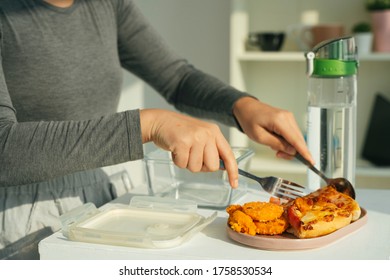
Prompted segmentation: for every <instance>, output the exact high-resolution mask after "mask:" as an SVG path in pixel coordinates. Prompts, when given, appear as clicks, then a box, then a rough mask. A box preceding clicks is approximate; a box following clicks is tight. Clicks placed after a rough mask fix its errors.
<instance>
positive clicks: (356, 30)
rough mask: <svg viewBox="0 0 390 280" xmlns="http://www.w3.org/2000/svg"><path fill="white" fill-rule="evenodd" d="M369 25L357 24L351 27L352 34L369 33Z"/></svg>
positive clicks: (365, 23) (366, 23)
mask: <svg viewBox="0 0 390 280" xmlns="http://www.w3.org/2000/svg"><path fill="white" fill-rule="evenodd" d="M370 31H371V25H370V24H369V23H368V22H358V23H356V24H355V25H354V26H353V27H352V32H353V33H363V32H370Z"/></svg>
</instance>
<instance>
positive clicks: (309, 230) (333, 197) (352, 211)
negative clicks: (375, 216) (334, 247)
mask: <svg viewBox="0 0 390 280" xmlns="http://www.w3.org/2000/svg"><path fill="white" fill-rule="evenodd" d="M286 214H287V219H288V221H289V223H290V227H289V228H288V230H287V231H288V232H290V233H292V234H294V235H295V236H297V237H299V238H311V237H318V236H322V235H326V234H329V233H331V232H334V231H336V230H338V229H340V228H342V227H345V226H347V225H349V224H350V223H351V222H353V221H356V220H357V219H359V217H360V214H361V210H360V206H359V204H358V203H357V202H356V201H355V200H354V199H352V198H351V197H349V196H348V195H346V194H343V193H340V192H338V191H337V190H336V189H335V188H333V187H332V186H326V187H323V188H321V189H319V190H317V191H315V192H313V193H310V194H308V195H306V196H304V197H300V198H297V199H295V200H294V201H292V202H290V203H288V204H287V205H286Z"/></svg>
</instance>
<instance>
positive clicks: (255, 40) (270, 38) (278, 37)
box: [248, 32, 285, 51]
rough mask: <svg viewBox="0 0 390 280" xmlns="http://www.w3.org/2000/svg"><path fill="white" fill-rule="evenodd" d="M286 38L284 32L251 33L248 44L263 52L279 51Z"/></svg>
mask: <svg viewBox="0 0 390 280" xmlns="http://www.w3.org/2000/svg"><path fill="white" fill-rule="evenodd" d="M284 38H285V33H284V32H252V33H249V37H248V43H249V45H251V46H255V47H258V48H260V49H261V50H263V51H279V50H280V49H281V48H282V45H283V42H284Z"/></svg>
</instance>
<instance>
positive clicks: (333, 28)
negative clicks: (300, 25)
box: [310, 23, 344, 48]
mask: <svg viewBox="0 0 390 280" xmlns="http://www.w3.org/2000/svg"><path fill="white" fill-rule="evenodd" d="M310 33H311V35H312V41H311V42H310V43H311V47H312V48H313V47H314V46H316V45H317V44H319V43H321V42H323V41H326V40H329V39H335V38H339V37H342V36H344V26H343V25H342V24H338V23H327V24H317V25H314V26H312V28H311V29H310Z"/></svg>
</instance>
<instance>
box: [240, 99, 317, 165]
mask: <svg viewBox="0 0 390 280" xmlns="http://www.w3.org/2000/svg"><path fill="white" fill-rule="evenodd" d="M233 114H234V116H235V117H236V119H237V121H238V123H239V124H240V126H241V128H242V129H243V131H244V132H245V134H246V135H247V136H248V137H249V138H250V139H252V140H253V141H256V142H258V143H261V144H264V145H267V146H269V147H271V148H272V149H273V150H275V151H277V153H276V156H277V157H280V158H285V159H291V158H292V157H293V156H294V155H295V153H296V152H297V151H298V152H299V153H300V154H301V155H302V156H303V157H304V158H306V159H307V160H309V161H310V162H311V163H314V161H313V158H312V157H311V154H310V152H309V150H308V148H307V146H306V143H305V140H304V138H303V135H302V133H301V131H300V129H299V127H298V124H297V123H296V121H295V118H294V115H293V114H292V113H291V112H288V111H285V110H281V109H278V108H275V107H272V106H270V105H267V104H265V103H262V102H260V101H258V100H256V99H254V98H251V97H243V98H241V99H239V100H237V101H236V103H235V104H234V108H233Z"/></svg>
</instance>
